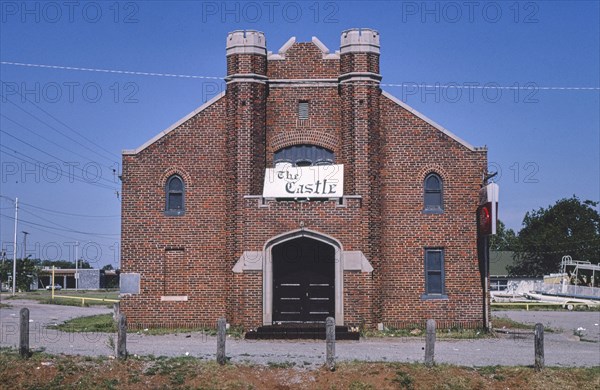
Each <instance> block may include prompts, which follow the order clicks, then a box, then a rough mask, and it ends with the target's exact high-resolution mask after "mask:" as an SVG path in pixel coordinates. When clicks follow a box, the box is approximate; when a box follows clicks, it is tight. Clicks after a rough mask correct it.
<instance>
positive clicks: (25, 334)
mask: <svg viewBox="0 0 600 390" xmlns="http://www.w3.org/2000/svg"><path fill="white" fill-rule="evenodd" d="M19 314H20V318H19V322H20V324H19V325H20V329H19V330H20V332H19V355H21V357H22V358H25V359H27V358H29V357H30V356H31V353H30V352H29V309H28V308H26V307H24V308H22V309H21V311H20V312H19Z"/></svg>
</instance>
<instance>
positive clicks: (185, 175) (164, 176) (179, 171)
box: [158, 168, 192, 188]
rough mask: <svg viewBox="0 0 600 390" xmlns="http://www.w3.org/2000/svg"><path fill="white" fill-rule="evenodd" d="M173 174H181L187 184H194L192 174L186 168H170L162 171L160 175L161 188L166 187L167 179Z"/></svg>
mask: <svg viewBox="0 0 600 390" xmlns="http://www.w3.org/2000/svg"><path fill="white" fill-rule="evenodd" d="M173 175H178V176H180V177H181V178H182V179H183V181H184V182H185V185H186V186H190V185H192V178H191V176H190V175H189V174H188V173H187V172H186V171H185V170H183V169H181V168H169V169H167V170H166V171H164V172H163V173H162V175H161V176H160V181H159V183H158V185H160V186H161V188H164V187H165V185H166V184H167V180H169V178H170V177H171V176H173Z"/></svg>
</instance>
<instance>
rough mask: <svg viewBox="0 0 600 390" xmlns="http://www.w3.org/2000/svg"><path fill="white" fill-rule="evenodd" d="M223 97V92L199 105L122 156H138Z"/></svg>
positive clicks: (125, 151) (127, 150) (124, 152)
mask: <svg viewBox="0 0 600 390" xmlns="http://www.w3.org/2000/svg"><path fill="white" fill-rule="evenodd" d="M223 96H225V91H223V92H221V93H220V94H218V95H217V96H215V97H214V98H212V99H210V100H209V101H207V102H206V103H204V104H203V105H201V106H200V107H198V108H197V109H195V110H194V111H192V112H190V113H189V114H187V115H186V116H184V117H183V118H181V119H180V120H178V121H177V122H175V123H173V124H172V125H171V126H169V127H168V128H166V129H165V130H163V131H161V132H160V133H158V134H157V135H155V136H154V137H152V138H151V139H149V140H148V141H146V143H144V144H143V145H142V146H140V147H138V148H137V149H125V150H123V151H122V154H123V155H132V154H138V153H139V152H141V151H142V150H144V149H146V148H147V147H148V146H150V145H152V144H153V143H155V142H156V141H158V140H159V139H161V138H162V137H164V136H165V135H167V134H169V133H170V132H171V131H173V130H175V129H176V128H178V127H179V126H181V125H182V124H183V123H185V122H186V121H187V120H188V119H190V118H192V117H194V116H195V115H196V114H198V113H200V112H202V111H204V110H205V109H207V108H208V107H210V106H211V105H213V104H214V103H216V102H217V101H218V100H219V99H221V98H222V97H223Z"/></svg>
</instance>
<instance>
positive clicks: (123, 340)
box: [117, 314, 127, 359]
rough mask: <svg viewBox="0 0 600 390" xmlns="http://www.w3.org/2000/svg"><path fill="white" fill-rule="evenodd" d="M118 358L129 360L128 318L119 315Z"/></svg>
mask: <svg viewBox="0 0 600 390" xmlns="http://www.w3.org/2000/svg"><path fill="white" fill-rule="evenodd" d="M117 358H119V359H127V317H126V316H125V314H119V324H118V329H117Z"/></svg>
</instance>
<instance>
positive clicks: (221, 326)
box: [217, 318, 227, 365]
mask: <svg viewBox="0 0 600 390" xmlns="http://www.w3.org/2000/svg"><path fill="white" fill-rule="evenodd" d="M226 328H227V320H226V319H225V318H219V319H218V321H217V363H219V364H221V365H223V364H225V363H226V362H227V359H226V357H225V340H226V336H227V332H226Z"/></svg>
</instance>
